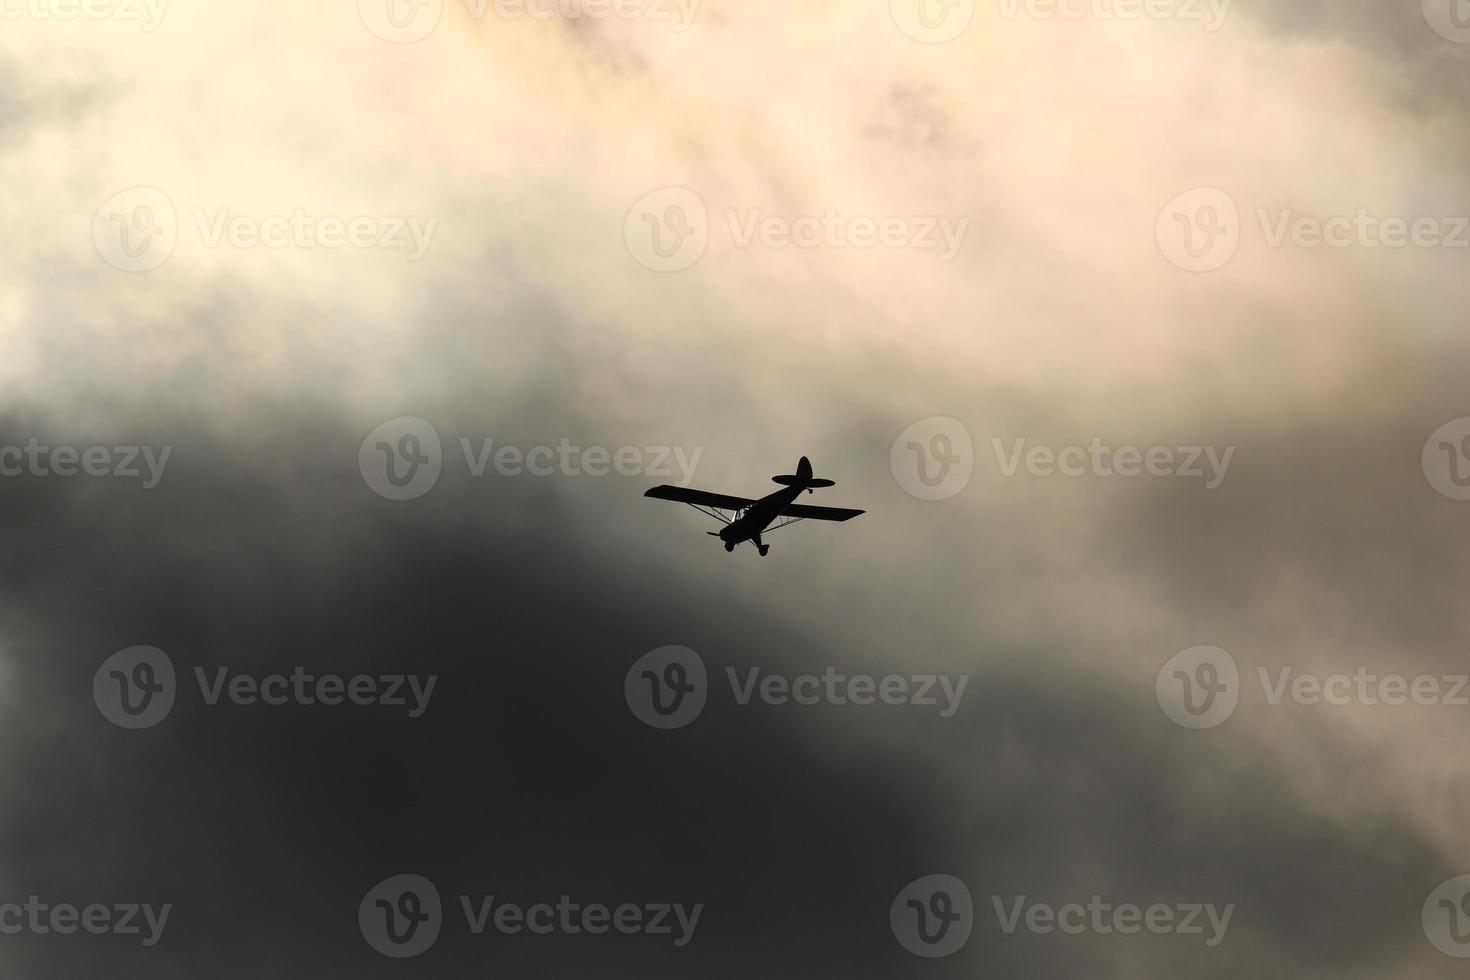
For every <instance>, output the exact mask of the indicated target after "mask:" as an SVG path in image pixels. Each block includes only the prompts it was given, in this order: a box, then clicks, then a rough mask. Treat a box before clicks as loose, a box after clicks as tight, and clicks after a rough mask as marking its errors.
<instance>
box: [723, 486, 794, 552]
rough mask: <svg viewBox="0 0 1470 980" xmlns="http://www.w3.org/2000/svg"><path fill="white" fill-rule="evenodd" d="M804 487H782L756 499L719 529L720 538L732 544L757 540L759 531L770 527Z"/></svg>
mask: <svg viewBox="0 0 1470 980" xmlns="http://www.w3.org/2000/svg"><path fill="white" fill-rule="evenodd" d="M805 489H806V488H805V487H801V486H795V487H783V488H782V489H780V490H777V491H776V492H775V493H773V494H770V495H768V496H765V497H762V498H761V499H759V500H757V501H756V502H755V503H753V504H751V505H750V506H749V507H747V508H745V510H744V511H743V512H742V513H741V514H740V516H739V517H738V518H736V519H735V520H734V521H732V522H730V523H729V524H726V525H725V526H724V527H723V528H721V529H720V540H722V541H724V542H725V543H726V544H728V545H732V546H733V545H737V544H739V543H740V542H742V541H756V542H759V539H760V535H761V532H762V531H764V530H765V529H766V528H768V527H770V526H771V523H772V522H773V521H775V519H776V518H778V517H780V516H781V512H782V511H783V510H785V509H786V508H787V507H788V506H790V505H791V504H792V502H794V501H795V500H796V498H797V497H799V496H801V492H802V491H803V490H805Z"/></svg>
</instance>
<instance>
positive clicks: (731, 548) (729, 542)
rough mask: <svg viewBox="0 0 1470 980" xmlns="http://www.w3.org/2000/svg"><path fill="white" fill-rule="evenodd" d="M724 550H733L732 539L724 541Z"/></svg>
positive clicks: (733, 543)
mask: <svg viewBox="0 0 1470 980" xmlns="http://www.w3.org/2000/svg"><path fill="white" fill-rule="evenodd" d="M725 550H726V551H734V550H735V542H734V541H726V542H725Z"/></svg>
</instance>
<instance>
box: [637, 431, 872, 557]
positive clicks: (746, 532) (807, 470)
mask: <svg viewBox="0 0 1470 980" xmlns="http://www.w3.org/2000/svg"><path fill="white" fill-rule="evenodd" d="M771 481H772V482H773V483H779V484H781V486H783V487H785V488H786V489H784V490H777V491H776V492H775V493H773V494H770V495H768V496H765V497H762V498H760V499H759V500H750V499H748V498H746V497H733V496H731V495H729V494H725V493H710V492H709V491H708V490H694V489H690V488H688V487H671V486H669V485H667V484H665V485H664V486H660V487H654V488H653V489H652V490H649V491H648V492H647V493H645V494H644V495H643V496H645V497H653V498H655V499H657V500H674V501H678V502H679V503H681V504H688V505H689V506H690V507H693V508H694V509H695V510H697V511H699V512H700V513H701V514H708V515H709V516H710V517H713V518H716V519H718V520H720V521H723V522H724V524H725V526H724V527H723V528H721V529H720V530H719V531H718V532H715V531H706V532H705V533H706V534H709V535H710V536H712V537H717V538H719V539H720V540H721V541H723V542H725V550H726V551H734V550H735V546H736V545H737V544H739V543H740V542H742V541H749V542H751V543H752V544H754V545H755V548H756V551H758V552H760V554H761V555H762V557H764V556H765V553H766V552H767V551H770V550H771V546H770V545H768V544H764V543H762V542H761V534H762V533H763V532H765V531H775V530H778V529H780V528H783V527H786V526H787V525H788V524H795V523H796V522H797V521H803V520H814V521H848V520H851V519H852V518H854V517H856V516H858V515H859V514H861V513H863V511H860V510H848V509H846V508H842V507H816V506H811V505H807V504H797V503H793V501H794V500H796V498H797V497H799V496H801V492H802V491H803V490H805V491H806V492H807V493H811V492H812V491H813V490H814V489H817V488H819V487H831V486H836V484H835V483H833V482H832V481H831V480H817V479H813V477H812V464H811V460H809V459H807V458H806V457H805V456H803V457H801V462H800V463H798V464H797V465H796V472H795V473H794V474H782V475H781V476H773V477H771ZM722 510H728V511H730V515H731V516H729V517H726V516H725V515H724V514H722V513H720V511H722ZM781 517H784V518H786V520H784V521H782V522H781V523H780V524H776V525H775V526H774V527H772V526H771V525H772V524H773V522H774V521H775V520H776V519H777V518H781Z"/></svg>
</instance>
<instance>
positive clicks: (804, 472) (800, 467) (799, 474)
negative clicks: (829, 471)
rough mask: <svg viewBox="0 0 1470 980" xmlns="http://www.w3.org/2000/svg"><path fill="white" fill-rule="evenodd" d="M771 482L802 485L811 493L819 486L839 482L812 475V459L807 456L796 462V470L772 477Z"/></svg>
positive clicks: (787, 485)
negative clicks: (820, 478) (816, 477)
mask: <svg viewBox="0 0 1470 980" xmlns="http://www.w3.org/2000/svg"><path fill="white" fill-rule="evenodd" d="M771 482H773V483H779V484H780V485H781V486H783V487H801V488H802V489H803V490H805V491H806V492H807V493H811V492H812V490H813V489H814V488H817V487H834V486H836V485H837V484H836V483H835V482H834V481H832V480H818V479H815V478H813V477H812V461H811V460H809V459H807V458H806V457H805V456H803V457H801V462H799V463H797V464H796V472H795V473H793V474H783V475H781V476H773V477H771Z"/></svg>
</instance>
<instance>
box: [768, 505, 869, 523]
mask: <svg viewBox="0 0 1470 980" xmlns="http://www.w3.org/2000/svg"><path fill="white" fill-rule="evenodd" d="M861 513H863V511H860V510H849V509H847V508H846V507H814V506H811V505H808V504H791V505H790V506H788V507H787V508H786V509H785V510H783V511H781V516H782V517H791V518H801V519H804V520H808V521H850V520H852V519H853V518H854V517H856V516H858V515H859V514H861Z"/></svg>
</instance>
